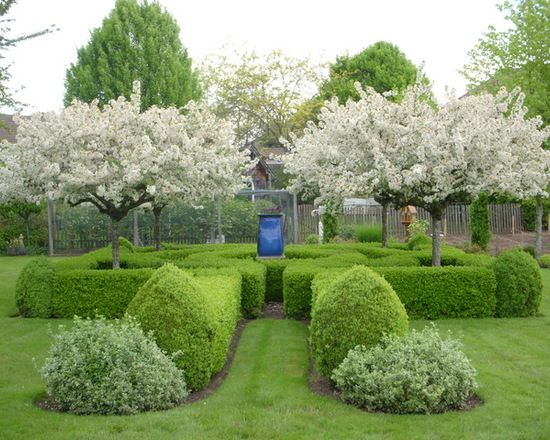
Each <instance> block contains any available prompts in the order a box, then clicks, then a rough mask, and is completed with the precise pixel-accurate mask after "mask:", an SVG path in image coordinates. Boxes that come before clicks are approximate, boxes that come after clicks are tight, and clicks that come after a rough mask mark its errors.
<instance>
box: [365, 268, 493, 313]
mask: <svg viewBox="0 0 550 440" xmlns="http://www.w3.org/2000/svg"><path fill="white" fill-rule="evenodd" d="M373 270H374V271H375V272H377V273H378V274H380V275H382V276H383V277H384V278H385V279H386V280H387V281H388V282H389V283H390V284H391V286H392V287H393V289H394V290H395V292H396V293H397V295H398V296H399V298H400V299H401V301H402V302H403V304H404V305H405V308H406V310H407V314H408V315H409V318H410V319H445V318H484V317H492V316H494V315H495V304H496V297H495V292H496V278H495V274H494V272H493V271H492V270H490V269H487V268H483V267H460V266H457V267H399V268H397V267H376V268H373Z"/></svg>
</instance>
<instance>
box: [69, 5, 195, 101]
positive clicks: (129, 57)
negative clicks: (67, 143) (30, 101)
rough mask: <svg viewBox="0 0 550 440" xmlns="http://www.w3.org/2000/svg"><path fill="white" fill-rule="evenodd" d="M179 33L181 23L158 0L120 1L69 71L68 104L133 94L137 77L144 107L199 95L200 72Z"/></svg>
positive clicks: (82, 49)
mask: <svg viewBox="0 0 550 440" xmlns="http://www.w3.org/2000/svg"><path fill="white" fill-rule="evenodd" d="M179 34H180V28H179V26H178V24H177V23H176V21H175V20H174V18H173V17H172V16H171V15H170V14H169V13H168V12H167V11H166V10H163V9H162V7H161V6H160V4H159V3H157V2H153V3H148V2H147V1H144V2H143V3H138V1H137V0H117V1H116V4H115V8H114V9H113V11H112V12H111V13H110V15H109V16H108V17H107V18H105V19H104V20H103V24H102V26H101V27H100V28H97V29H94V30H93V31H92V33H91V37H90V41H89V43H88V44H87V45H86V46H84V47H82V48H80V49H78V52H77V61H76V62H75V63H74V64H71V66H70V68H69V69H68V70H67V74H66V80H65V87H66V91H65V98H64V101H65V105H69V104H70V103H71V102H72V100H73V99H74V98H77V99H78V100H80V101H81V102H88V103H89V102H92V101H93V100H94V99H97V100H98V101H99V103H100V105H101V106H102V105H104V104H106V103H108V102H109V101H110V100H112V99H117V98H118V97H119V96H124V97H126V98H127V99H129V98H130V94H131V93H132V84H133V82H134V81H140V82H141V93H142V100H141V110H142V111H144V110H146V109H147V108H149V107H151V106H153V105H156V106H158V107H170V106H174V107H183V106H184V105H186V104H187V103H188V102H189V101H190V100H197V99H198V98H200V96H201V91H200V88H199V85H198V80H197V74H196V72H194V71H193V68H192V61H191V58H190V57H189V56H188V53H187V49H186V48H185V47H184V46H183V45H182V43H181V40H180V37H179Z"/></svg>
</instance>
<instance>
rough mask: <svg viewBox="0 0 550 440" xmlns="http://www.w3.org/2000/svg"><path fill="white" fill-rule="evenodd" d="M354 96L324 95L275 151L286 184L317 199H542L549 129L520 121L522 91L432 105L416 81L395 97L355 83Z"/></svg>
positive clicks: (434, 202) (434, 204)
mask: <svg viewBox="0 0 550 440" xmlns="http://www.w3.org/2000/svg"><path fill="white" fill-rule="evenodd" d="M356 86H357V89H358V91H359V93H360V96H361V99H360V100H359V101H357V102H354V101H352V100H350V101H348V102H347V103H346V104H345V105H341V104H340V103H339V102H338V100H337V99H336V98H335V99H333V100H332V101H329V102H326V103H325V107H324V108H323V109H322V112H321V114H320V116H319V123H318V124H317V125H315V124H313V123H310V125H309V127H308V129H307V130H306V131H305V134H304V135H303V136H302V137H300V138H298V137H296V136H294V137H293V138H292V139H291V141H290V142H288V143H287V147H288V148H289V150H290V151H291V154H289V155H287V156H285V157H283V160H284V163H285V170H286V172H288V173H291V174H293V175H294V176H296V177H295V179H294V180H293V181H292V186H291V189H292V190H293V191H305V192H309V193H311V194H317V195H318V196H319V198H318V200H317V203H319V204H320V203H326V202H327V201H332V203H334V202H335V201H339V200H342V199H343V198H345V197H358V196H364V197H377V198H380V199H383V200H389V201H391V202H393V203H397V204H401V205H404V204H414V205H417V206H424V207H425V208H427V209H428V210H429V211H430V212H432V213H433V212H435V211H436V210H439V211H440V210H441V209H442V207H444V206H446V205H447V204H449V203H450V202H452V201H455V200H458V199H459V198H460V197H465V196H466V197H469V196H476V195H477V194H478V193H480V192H481V191H487V192H498V193H506V194H510V195H513V196H516V197H520V198H524V197H529V196H548V194H547V193H546V186H547V184H548V182H549V181H550V153H549V152H547V151H545V150H543V149H542V148H541V145H542V143H543V142H544V141H545V140H546V139H547V138H548V136H549V135H550V128H548V127H546V128H541V124H542V121H541V119H540V118H534V119H528V120H527V119H525V115H526V112H527V110H526V109H525V107H524V106H523V99H524V95H523V94H521V93H520V92H519V91H518V90H514V91H512V92H507V91H506V90H502V91H501V92H500V93H499V94H497V95H496V96H493V95H489V94H482V95H477V96H467V97H464V98H462V99H457V98H456V97H453V96H449V97H448V98H447V101H446V102H445V103H444V104H442V105H438V104H436V101H435V98H434V97H433V94H432V91H431V89H430V87H429V86H428V85H425V84H422V81H418V82H417V83H416V84H415V85H413V86H410V87H409V88H408V89H407V90H405V92H403V99H402V101H401V102H400V103H395V102H391V101H389V100H388V99H386V98H385V97H384V96H383V95H380V94H379V93H377V92H375V91H374V90H373V89H370V88H368V89H366V90H363V89H362V88H361V87H360V85H359V84H357V85H356Z"/></svg>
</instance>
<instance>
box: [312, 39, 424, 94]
mask: <svg viewBox="0 0 550 440" xmlns="http://www.w3.org/2000/svg"><path fill="white" fill-rule="evenodd" d="M417 73H418V71H417V68H416V66H415V65H414V64H413V63H412V61H410V60H409V59H407V57H406V56H405V54H404V53H403V52H401V51H400V50H399V48H398V47H397V46H395V45H394V44H391V43H388V42H385V41H379V42H377V43H374V44H373V45H371V46H369V47H367V48H366V49H365V50H363V51H362V52H360V53H358V54H356V55H353V56H349V55H342V56H339V57H337V58H336V62H335V63H333V64H331V65H330V72H329V79H328V81H326V82H325V83H324V84H323V85H322V87H321V93H320V95H321V98H322V99H325V100H326V99H331V98H332V97H333V96H336V97H337V98H338V99H339V101H340V103H341V104H345V103H346V101H347V100H348V99H353V100H354V101H357V100H359V99H360V95H359V93H358V91H357V89H356V87H355V83H356V82H359V83H360V84H361V86H362V87H363V88H364V87H372V88H373V89H374V90H376V91H377V92H378V93H384V92H387V91H390V90H393V91H395V92H402V91H403V90H405V89H406V88H407V87H408V86H410V85H411V84H414V82H415V81H416V77H417ZM390 99H392V100H398V97H395V96H394V97H390Z"/></svg>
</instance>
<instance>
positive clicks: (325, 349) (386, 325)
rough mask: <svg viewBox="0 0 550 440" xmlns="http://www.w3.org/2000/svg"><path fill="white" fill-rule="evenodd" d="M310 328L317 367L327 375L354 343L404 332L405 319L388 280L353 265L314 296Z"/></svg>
mask: <svg viewBox="0 0 550 440" xmlns="http://www.w3.org/2000/svg"><path fill="white" fill-rule="evenodd" d="M310 331H311V353H312V356H313V359H314V360H315V365H316V367H317V370H318V371H319V372H320V373H321V374H322V375H324V376H327V377H329V376H330V374H331V373H332V371H333V370H334V369H335V368H336V367H337V366H338V365H340V363H341V362H342V360H343V359H344V358H345V357H346V355H347V353H348V351H349V350H350V349H352V348H354V347H355V346H357V345H365V346H367V347H371V346H373V345H376V344H377V343H378V342H379V341H380V340H381V339H382V337H383V336H384V335H386V334H397V335H400V336H402V335H404V334H406V333H407V331H408V318H407V313H406V312H405V308H404V307H403V304H402V303H401V301H400V300H399V298H398V296H397V295H396V293H395V292H394V291H393V289H392V288H391V286H390V285H389V284H388V282H387V281H386V280H384V279H383V278H382V277H380V276H379V275H377V274H376V273H374V272H373V271H372V270H370V269H368V268H366V267H361V266H356V267H355V268H353V269H351V270H349V271H347V272H345V273H343V274H342V275H341V276H339V277H338V278H337V279H336V280H335V281H334V282H333V283H332V284H330V288H327V289H326V291H324V292H323V293H322V294H321V295H319V296H318V297H317V299H316V301H315V303H314V304H313V309H312V312H311V327H310Z"/></svg>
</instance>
